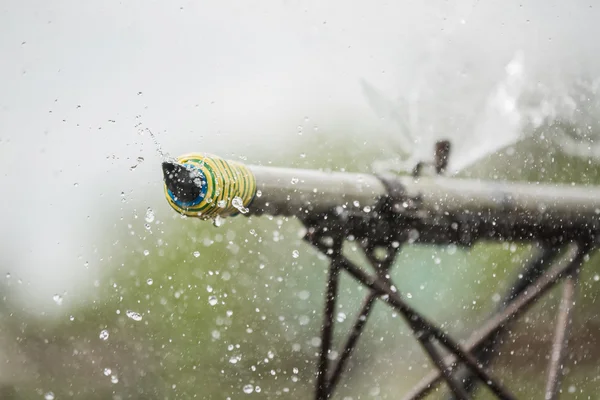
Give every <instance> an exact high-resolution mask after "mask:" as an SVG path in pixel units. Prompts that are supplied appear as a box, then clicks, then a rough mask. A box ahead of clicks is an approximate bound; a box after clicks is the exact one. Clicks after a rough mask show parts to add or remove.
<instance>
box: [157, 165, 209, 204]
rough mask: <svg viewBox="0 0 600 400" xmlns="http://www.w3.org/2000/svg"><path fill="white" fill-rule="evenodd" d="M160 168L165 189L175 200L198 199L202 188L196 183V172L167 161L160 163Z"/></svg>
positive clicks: (184, 201)
mask: <svg viewBox="0 0 600 400" xmlns="http://www.w3.org/2000/svg"><path fill="white" fill-rule="evenodd" d="M162 170H163V175H164V178H165V184H166V185H167V189H169V191H170V192H171V193H172V194H173V196H175V200H176V201H178V202H182V203H191V202H193V201H195V200H196V199H198V197H199V196H200V194H201V193H202V190H201V188H200V185H199V184H198V178H199V177H198V173H197V172H195V171H193V170H192V169H189V168H187V167H186V166H184V165H181V164H177V163H174V162H168V161H165V162H163V163H162Z"/></svg>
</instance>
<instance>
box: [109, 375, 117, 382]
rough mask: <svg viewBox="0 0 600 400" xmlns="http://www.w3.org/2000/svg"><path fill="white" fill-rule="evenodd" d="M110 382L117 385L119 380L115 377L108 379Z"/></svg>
mask: <svg viewBox="0 0 600 400" xmlns="http://www.w3.org/2000/svg"><path fill="white" fill-rule="evenodd" d="M110 381H111V382H112V383H119V378H118V377H117V376H116V375H113V376H111V377H110Z"/></svg>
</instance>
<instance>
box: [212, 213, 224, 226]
mask: <svg viewBox="0 0 600 400" xmlns="http://www.w3.org/2000/svg"><path fill="white" fill-rule="evenodd" d="M224 223H225V219H223V218H222V217H221V216H220V215H217V216H216V217H215V219H214V220H213V225H214V226H216V227H217V228H218V227H219V226H221V225H223V224H224Z"/></svg>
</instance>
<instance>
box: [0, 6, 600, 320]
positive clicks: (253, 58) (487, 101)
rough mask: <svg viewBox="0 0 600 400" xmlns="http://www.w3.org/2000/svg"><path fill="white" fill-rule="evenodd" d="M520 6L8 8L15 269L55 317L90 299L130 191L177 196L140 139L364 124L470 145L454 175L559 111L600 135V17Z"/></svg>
mask: <svg viewBox="0 0 600 400" xmlns="http://www.w3.org/2000/svg"><path fill="white" fill-rule="evenodd" d="M521 3H522V4H519V2H506V1H499V0H496V1H491V0H479V1H456V2H448V1H440V0H436V1H419V0H412V1H397V2H379V1H374V2H366V1H364V2H358V1H347V0H346V1H342V0H335V1H328V2H320V1H303V2H300V1H291V0H287V1H273V0H269V1H265V0H262V1H244V2H238V1H211V2H209V1H204V2H200V1H163V2H160V1H145V0H144V1H142V0H128V1H116V0H103V1H95V2H92V1H75V0H58V1H42V0H5V1H3V2H2V3H1V4H0V164H1V168H2V172H1V174H0V177H1V178H0V179H1V180H0V184H1V185H2V189H3V194H4V195H3V203H2V207H0V218H1V221H2V229H1V230H0V239H1V240H2V243H3V246H2V252H1V254H0V266H1V268H3V269H4V272H5V273H7V272H10V273H11V278H10V279H15V280H17V279H22V281H23V284H22V285H21V286H20V287H22V289H23V290H22V294H23V298H25V299H28V301H29V302H30V303H29V304H30V305H32V306H35V307H36V308H37V309H38V310H46V311H49V310H52V309H55V308H56V306H57V305H56V304H55V303H54V301H53V300H52V296H53V295H54V294H55V293H64V292H65V291H66V292H67V295H66V296H65V300H64V306H68V305H69V302H70V301H71V302H72V301H75V299H76V298H78V297H77V296H78V293H80V294H81V296H83V295H84V294H85V291H86V288H87V287H89V286H90V285H92V284H93V281H94V279H95V277H96V274H97V273H98V272H99V269H100V268H103V267H106V266H107V265H109V264H108V263H107V262H106V260H107V258H108V257H109V255H108V254H99V253H98V251H97V250H96V247H97V243H96V242H95V240H96V238H97V234H98V232H99V231H100V230H101V229H103V228H104V227H105V224H106V221H105V216H106V212H107V210H109V211H110V210H113V211H115V210H116V211H119V212H120V214H121V215H131V214H132V213H133V212H134V210H133V206H131V205H129V203H127V202H125V203H123V202H122V196H121V192H123V193H124V194H125V198H126V199H132V200H135V202H134V203H136V204H138V205H139V204H142V205H143V206H144V208H143V209H145V207H146V206H152V207H153V208H156V207H160V206H158V205H157V204H158V203H157V202H161V203H160V204H162V201H163V199H162V197H161V195H160V185H161V179H162V178H161V174H160V165H159V160H160V158H159V156H158V154H157V153H156V149H155V146H154V144H153V142H152V140H151V139H150V138H149V137H148V135H147V134H145V135H140V130H141V128H150V129H151V130H152V131H154V132H156V133H157V135H158V138H159V140H160V142H161V143H162V145H163V147H164V149H165V150H167V151H168V152H170V153H171V154H178V153H181V152H187V151H211V152H215V153H218V154H221V155H226V156H227V155H232V156H237V155H246V154H248V153H252V152H257V151H259V152H261V154H267V155H268V154H269V152H273V151H293V150H290V149H286V144H287V143H290V141H293V140H298V136H297V126H298V125H299V124H301V123H302V121H304V118H305V117H309V118H310V120H311V122H314V123H315V124H317V125H318V126H319V127H320V128H321V129H320V132H322V134H331V133H330V132H329V131H328V129H327V128H328V126H332V125H335V121H333V119H335V118H338V119H339V118H340V116H350V115H351V116H352V121H360V122H359V123H360V124H361V126H363V127H364V128H365V133H366V134H368V138H369V140H370V141H371V144H372V145H374V146H381V147H386V146H390V145H391V146H393V147H394V148H396V149H397V151H398V153H399V154H401V153H407V156H412V157H416V158H422V157H426V156H427V155H428V154H429V152H430V151H431V145H432V143H433V142H434V141H435V140H436V138H440V137H444V138H450V139H453V140H454V143H455V148H456V151H455V153H454V158H453V160H454V161H455V162H456V163H457V164H455V165H454V168H460V167H462V166H464V165H466V164H469V163H470V162H472V161H473V160H475V159H477V158H479V157H481V156H483V155H485V154H486V153H487V152H490V151H494V150H496V149H497V148H499V147H502V146H504V145H507V144H510V143H513V142H515V141H516V140H518V139H519V138H520V135H521V132H522V130H523V129H522V128H523V126H526V125H536V124H538V125H539V124H540V123H542V122H543V121H544V120H545V119H547V118H554V117H561V118H565V119H569V120H574V119H576V120H577V121H576V122H577V123H578V124H579V125H581V126H582V127H585V128H586V129H587V126H588V125H589V126H590V127H591V128H590V130H589V134H590V135H591V134H592V133H593V132H594V130H595V132H596V133H597V132H598V127H597V124H598V122H597V121H598V117H599V116H600V115H599V114H598V113H597V111H596V110H595V108H594V107H596V106H595V104H596V103H595V102H596V100H595V97H594V96H595V94H596V91H597V89H598V81H597V80H595V79H596V78H598V75H597V71H600V62H599V60H600V57H599V56H598V53H597V45H596V38H598V37H600V35H599V34H600V28H598V23H597V21H598V20H600V19H599V17H600V15H599V12H598V9H599V8H600V7H598V6H595V5H594V3H593V2H592V1H564V0H562V1H557V0H552V1H550V0H544V1H541V0H536V1H523V2H521ZM576 79H579V80H582V81H581V82H579V85H580V86H581V87H583V88H584V89H585V90H587V91H588V92H589V95H586V96H584V97H583V98H582V97H581V96H579V95H578V93H577V92H575V93H573V91H572V89H573V87H574V86H573V85H574V82H575V80H576ZM587 98H590V99H592V100H591V101H588V100H586V99H587ZM580 103H581V104H584V106H581V104H580ZM357 123H358V122H357ZM584 131H585V130H584ZM585 132H588V131H585ZM584 139H586V138H584ZM340 140H343V137H340ZM587 140H588V142H589V141H590V140H589V138H587ZM590 143H591V144H592V145H593V143H592V142H590ZM565 148H566V149H569V150H571V151H572V152H576V153H578V154H582V155H587V153H592V155H594V154H595V149H594V147H593V146H588V145H584V146H580V145H577V144H575V143H571V142H568V143H566V145H565ZM315 151H318V150H315ZM138 157H143V158H144V161H142V162H138V161H137V159H138ZM264 159H265V160H266V159H268V156H265V157H264ZM138 163H139V165H138ZM133 165H138V166H137V168H135V169H134V170H133V171H132V170H130V168H131V167H132V166H133ZM75 184H77V185H75ZM149 189H151V190H154V191H155V192H156V193H157V195H156V196H155V197H153V198H151V199H150V198H149V199H148V200H145V199H144V198H141V197H140V196H141V195H142V194H147V193H148V192H149ZM136 196H137V197H136ZM143 209H141V210H140V209H138V210H137V212H138V213H139V214H143ZM170 216H171V214H168V215H167V214H166V213H165V214H164V215H158V216H157V217H158V218H163V219H164V218H169V217H170ZM122 229H126V227H122ZM107 240H110V238H108V239H107ZM86 261H88V262H90V265H89V267H88V268H86V267H84V263H85V262H86Z"/></svg>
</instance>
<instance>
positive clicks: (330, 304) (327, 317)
mask: <svg viewBox="0 0 600 400" xmlns="http://www.w3.org/2000/svg"><path fill="white" fill-rule="evenodd" d="M339 278H340V265H339V262H338V261H337V257H336V258H333V259H332V260H331V264H330V266H329V277H328V279H327V290H326V292H325V310H324V313H323V327H322V330H321V353H320V354H319V368H318V372H317V387H316V394H315V398H316V399H317V400H326V399H327V398H328V397H329V395H330V389H329V385H328V382H327V378H328V368H329V350H330V349H331V341H332V337H333V324H334V319H333V315H334V312H335V303H336V300H337V294H338V286H339V280H340V279H339Z"/></svg>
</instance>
